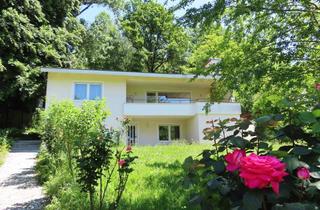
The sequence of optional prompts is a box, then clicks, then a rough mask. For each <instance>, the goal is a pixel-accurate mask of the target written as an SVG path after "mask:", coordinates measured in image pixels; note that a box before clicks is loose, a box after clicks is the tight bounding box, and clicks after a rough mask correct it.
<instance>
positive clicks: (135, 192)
mask: <svg viewBox="0 0 320 210" xmlns="http://www.w3.org/2000/svg"><path fill="white" fill-rule="evenodd" d="M208 148H210V145H197V144H195V145H168V146H154V147H134V148H133V151H134V154H135V155H137V156H139V158H138V159H137V161H136V163H135V164H134V166H133V167H134V172H133V173H132V174H131V175H130V178H129V181H128V185H127V188H126V191H125V192H124V195H123V198H122V202H121V207H120V209H123V210H124V209H132V210H138V209H141V210H147V209H148V210H152V209H157V210H159V209H170V210H173V209H195V208H194V207H192V208H187V207H186V203H187V201H188V192H187V191H188V190H187V189H185V188H184V187H183V186H182V183H181V181H182V179H183V177H184V171H183V168H182V163H183V161H184V159H185V158H186V157H188V156H197V155H198V154H200V153H201V151H202V150H203V149H208Z"/></svg>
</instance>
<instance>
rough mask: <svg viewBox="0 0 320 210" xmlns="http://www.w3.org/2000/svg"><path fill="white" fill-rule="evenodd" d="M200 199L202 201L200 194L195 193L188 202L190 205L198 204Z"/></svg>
mask: <svg viewBox="0 0 320 210" xmlns="http://www.w3.org/2000/svg"><path fill="white" fill-rule="evenodd" d="M201 201H202V197H201V196H200V195H196V196H194V197H193V198H191V199H190V200H189V203H190V204H191V205H198V204H200V203H201Z"/></svg>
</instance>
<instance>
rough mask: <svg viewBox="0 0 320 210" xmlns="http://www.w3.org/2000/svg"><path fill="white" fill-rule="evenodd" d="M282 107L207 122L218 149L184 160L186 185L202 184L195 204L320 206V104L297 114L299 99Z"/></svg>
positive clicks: (285, 209) (285, 208)
mask: <svg viewBox="0 0 320 210" xmlns="http://www.w3.org/2000/svg"><path fill="white" fill-rule="evenodd" d="M317 92H318V91H317ZM296 102H297V103H301V101H299V100H297V101H296ZM282 103H283V105H282V107H283V110H279V113H277V114H270V115H265V116H260V117H258V118H255V119H253V117H252V116H251V115H250V114H243V115H242V116H241V118H240V119H236V120H235V119H234V118H232V119H224V120H220V119H219V120H218V119H216V120H209V121H208V122H207V123H208V124H209V125H210V126H209V127H208V128H206V129H205V130H204V134H205V139H207V140H211V141H213V147H212V149H210V150H205V151H203V152H202V153H201V156H200V158H193V157H188V158H187V159H186V160H185V162H184V168H185V170H186V173H187V176H186V177H185V180H184V184H185V185H186V186H190V185H193V186H195V185H196V186H198V191H197V192H195V193H194V195H193V196H192V198H191V199H190V205H198V206H200V207H201V209H203V210H209V209H226V210H227V209H228V210H229V209H238V210H242V209H244V210H259V209H263V210H269V209H271V210H278V209H279V210H280V209H281V210H291V209H319V208H320V105H319V104H316V105H315V106H314V108H313V109H310V108H308V109H306V110H300V109H299V110H297V109H296V108H295V102H294V101H290V100H288V99H285V100H283V102H282ZM299 107H300V108H301V107H302V106H301V104H299ZM305 107H307V106H305ZM295 110H297V111H295Z"/></svg>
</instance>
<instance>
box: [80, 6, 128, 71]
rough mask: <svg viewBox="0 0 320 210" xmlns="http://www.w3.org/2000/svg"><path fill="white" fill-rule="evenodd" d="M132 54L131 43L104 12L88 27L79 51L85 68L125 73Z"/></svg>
mask: <svg viewBox="0 0 320 210" xmlns="http://www.w3.org/2000/svg"><path fill="white" fill-rule="evenodd" d="M132 52H133V49H132V47H131V43H130V42H129V41H128V39H127V38H126V37H124V36H122V34H121V33H120V31H119V28H118V27H117V26H116V25H115V24H114V23H113V22H112V20H111V18H110V16H109V15H108V14H107V13H105V12H103V13H100V14H99V15H98V16H97V17H96V19H95V21H94V22H93V23H92V24H91V25H90V26H89V27H88V29H87V31H86V35H85V36H84V43H83V45H82V48H81V50H80V54H81V57H82V59H81V60H82V61H84V63H83V65H84V66H85V67H87V68H91V69H111V70H126V71H128V70H130V63H131V59H132Z"/></svg>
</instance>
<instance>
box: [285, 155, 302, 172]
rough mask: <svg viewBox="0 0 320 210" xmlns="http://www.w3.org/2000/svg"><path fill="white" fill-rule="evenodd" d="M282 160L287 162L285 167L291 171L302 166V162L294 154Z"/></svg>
mask: <svg viewBox="0 0 320 210" xmlns="http://www.w3.org/2000/svg"><path fill="white" fill-rule="evenodd" d="M283 162H285V163H286V164H287V169H288V170H289V171H290V172H292V171H294V170H295V169H296V168H298V167H301V166H303V164H302V162H300V161H299V160H298V158H297V157H294V156H287V157H285V158H284V160H283Z"/></svg>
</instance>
